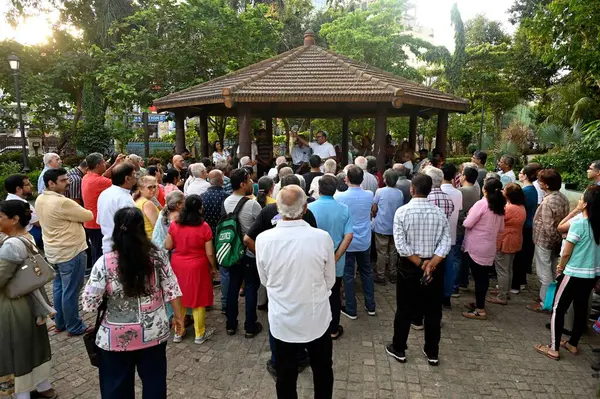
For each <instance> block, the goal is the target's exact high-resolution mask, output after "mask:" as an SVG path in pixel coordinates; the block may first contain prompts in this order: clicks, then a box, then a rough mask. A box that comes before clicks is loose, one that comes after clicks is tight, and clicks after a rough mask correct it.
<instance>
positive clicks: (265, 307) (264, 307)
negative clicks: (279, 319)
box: [256, 302, 269, 310]
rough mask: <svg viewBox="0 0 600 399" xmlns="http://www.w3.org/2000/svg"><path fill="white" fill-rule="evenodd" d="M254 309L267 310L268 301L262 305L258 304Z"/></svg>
mask: <svg viewBox="0 0 600 399" xmlns="http://www.w3.org/2000/svg"><path fill="white" fill-rule="evenodd" d="M256 309H258V310H269V303H268V302H267V303H265V304H264V305H258V306H257V307H256Z"/></svg>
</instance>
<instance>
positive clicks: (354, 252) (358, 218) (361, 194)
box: [335, 165, 375, 320]
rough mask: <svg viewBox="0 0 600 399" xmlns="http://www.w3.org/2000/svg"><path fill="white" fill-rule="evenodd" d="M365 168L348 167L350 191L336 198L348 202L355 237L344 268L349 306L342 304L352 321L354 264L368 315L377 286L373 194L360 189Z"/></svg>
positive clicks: (344, 311)
mask: <svg viewBox="0 0 600 399" xmlns="http://www.w3.org/2000/svg"><path fill="white" fill-rule="evenodd" d="M363 176H364V173H363V170H362V169H361V168H359V167H358V166H356V165H350V166H348V170H347V172H346V184H348V190H346V191H344V192H343V193H338V194H336V195H335V199H336V200H337V201H338V202H340V203H342V204H344V205H346V206H347V207H348V209H349V210H350V220H351V221H352V227H353V231H354V236H353V238H352V242H351V243H350V246H349V247H348V252H347V254H346V255H347V256H346V263H345V267H344V291H345V292H346V306H345V307H342V310H341V312H342V314H343V315H344V316H346V317H348V318H349V319H351V320H355V319H356V318H357V317H358V316H357V309H356V296H355V290H354V274H355V269H354V265H355V263H356V264H358V272H359V274H360V279H361V281H362V289H363V295H364V297H365V309H366V310H367V313H369V316H375V288H374V286H373V270H372V268H371V259H370V248H371V205H372V204H373V193H372V192H371V191H365V190H363V189H362V188H360V185H361V183H362V181H363Z"/></svg>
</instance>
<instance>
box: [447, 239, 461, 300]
mask: <svg viewBox="0 0 600 399" xmlns="http://www.w3.org/2000/svg"><path fill="white" fill-rule="evenodd" d="M457 241H458V240H457ZM456 252H460V247H459V246H458V245H453V246H452V247H450V252H449V253H448V255H446V259H444V298H450V297H451V296H452V292H454V281H455V269H454V262H456Z"/></svg>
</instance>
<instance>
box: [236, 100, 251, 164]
mask: <svg viewBox="0 0 600 399" xmlns="http://www.w3.org/2000/svg"><path fill="white" fill-rule="evenodd" d="M237 107H238V132H239V134H240V159H241V158H242V157H245V156H251V146H252V139H251V138H250V109H249V108H248V107H247V106H246V105H243V104H238V105H237Z"/></svg>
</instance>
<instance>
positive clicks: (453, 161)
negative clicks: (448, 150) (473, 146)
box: [445, 155, 471, 167]
mask: <svg viewBox="0 0 600 399" xmlns="http://www.w3.org/2000/svg"><path fill="white" fill-rule="evenodd" d="M465 162H471V156H470V155H465V156H454V157H448V158H446V160H445V163H446V164H449V163H451V164H453V165H455V166H456V167H459V166H460V165H462V164H463V163H465Z"/></svg>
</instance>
